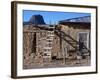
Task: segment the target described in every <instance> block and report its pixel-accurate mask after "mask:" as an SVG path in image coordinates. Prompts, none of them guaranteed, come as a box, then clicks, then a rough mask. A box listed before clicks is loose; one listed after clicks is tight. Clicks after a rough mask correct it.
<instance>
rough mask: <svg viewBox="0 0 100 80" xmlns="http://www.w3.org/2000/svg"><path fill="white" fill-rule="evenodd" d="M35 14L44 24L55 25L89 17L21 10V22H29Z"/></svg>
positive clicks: (88, 14)
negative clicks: (62, 21)
mask: <svg viewBox="0 0 100 80" xmlns="http://www.w3.org/2000/svg"><path fill="white" fill-rule="evenodd" d="M36 14H40V15H42V16H43V18H44V21H45V23H46V24H55V23H56V24H57V22H58V21H60V20H65V19H70V18H76V17H82V16H90V15H91V14H90V13H75V12H53V11H34V10H23V21H24V22H27V21H29V19H30V18H31V16H32V15H36Z"/></svg>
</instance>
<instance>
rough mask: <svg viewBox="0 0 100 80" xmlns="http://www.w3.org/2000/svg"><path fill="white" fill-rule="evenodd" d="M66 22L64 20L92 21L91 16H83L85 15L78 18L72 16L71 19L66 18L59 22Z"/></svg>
mask: <svg viewBox="0 0 100 80" xmlns="http://www.w3.org/2000/svg"><path fill="white" fill-rule="evenodd" d="M62 22H63V23H64V22H83V23H90V22H91V16H83V17H78V18H71V19H66V20H62V21H59V23H62Z"/></svg>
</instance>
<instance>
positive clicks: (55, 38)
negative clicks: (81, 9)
mask: <svg viewBox="0 0 100 80" xmlns="http://www.w3.org/2000/svg"><path fill="white" fill-rule="evenodd" d="M32 17H33V18H31V19H30V22H27V23H24V27H23V55H24V61H23V65H24V67H23V68H26V66H29V65H30V64H35V65H36V63H37V64H38V63H40V64H42V65H43V64H44V63H45V62H47V63H49V62H52V60H65V59H78V58H80V59H83V58H84V59H85V58H87V57H88V58H90V32H91V31H90V30H91V27H90V26H91V24H90V20H91V19H90V16H85V17H80V18H73V19H67V20H62V21H59V24H57V25H46V24H45V22H44V21H43V18H42V16H40V15H36V16H32ZM36 17H38V19H40V18H41V19H40V21H38V20H37V18H36ZM32 21H35V22H36V24H35V22H32ZM32 23H34V24H32ZM42 23H43V24H42ZM80 43H83V45H82V46H81V47H83V48H82V50H80V45H81V44H80ZM40 64H39V65H40Z"/></svg>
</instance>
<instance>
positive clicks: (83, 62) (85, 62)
mask: <svg viewBox="0 0 100 80" xmlns="http://www.w3.org/2000/svg"><path fill="white" fill-rule="evenodd" d="M90 65H91V59H90V58H87V59H66V60H63V59H61V60H52V61H50V62H48V61H47V62H40V63H36V62H31V63H30V64H28V65H24V69H36V68H37V69H39V68H57V67H78V66H90Z"/></svg>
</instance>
